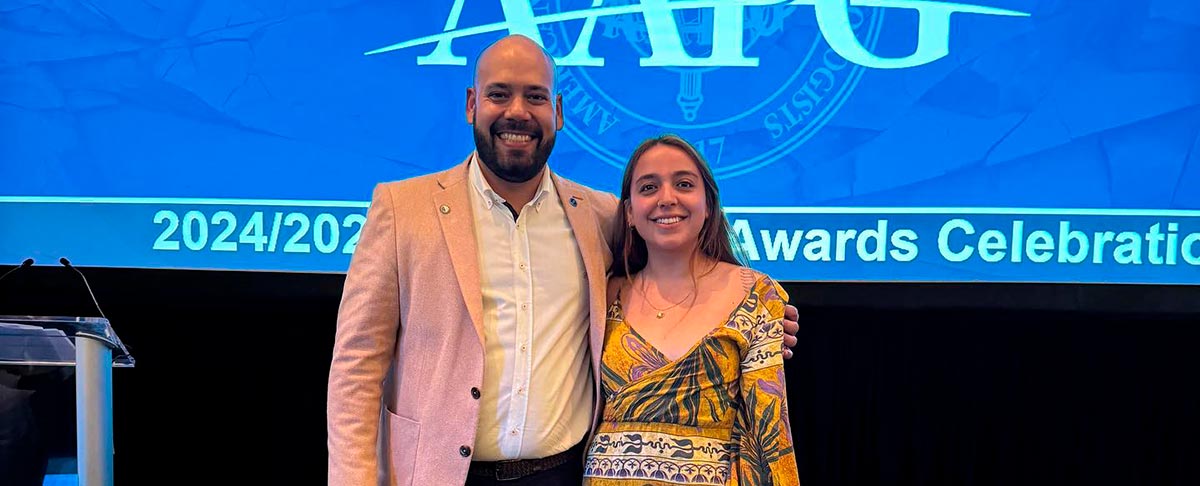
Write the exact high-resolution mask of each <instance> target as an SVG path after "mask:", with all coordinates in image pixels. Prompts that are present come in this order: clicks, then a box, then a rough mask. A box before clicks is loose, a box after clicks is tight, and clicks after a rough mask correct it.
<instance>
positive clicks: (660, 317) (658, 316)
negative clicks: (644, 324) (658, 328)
mask: <svg viewBox="0 0 1200 486" xmlns="http://www.w3.org/2000/svg"><path fill="white" fill-rule="evenodd" d="M662 316H663V313H662V312H659V313H658V315H656V316H654V317H657V318H659V319H662Z"/></svg>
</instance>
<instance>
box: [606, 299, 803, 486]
mask: <svg viewBox="0 0 1200 486" xmlns="http://www.w3.org/2000/svg"><path fill="white" fill-rule="evenodd" d="M786 302H787V294H786V293H785V292H784V290H783V289H782V288H781V287H780V286H779V285H778V284H777V283H775V282H774V281H772V280H771V279H770V278H769V277H767V276H765V275H757V279H756V281H755V282H754V285H753V286H752V288H751V290H750V292H749V293H748V294H747V295H746V297H745V299H743V300H742V302H741V304H740V305H739V306H738V307H737V308H736V309H734V311H733V312H732V313H731V314H730V315H729V316H727V317H725V318H724V319H725V321H724V325H721V326H715V324H716V322H714V326H715V328H714V329H713V331H712V332H710V333H709V334H707V335H706V336H705V337H704V338H703V339H701V340H700V342H698V343H696V345H695V346H693V347H692V349H691V350H689V351H688V352H687V353H686V354H684V355H683V356H681V357H680V358H679V359H676V360H674V361H670V360H668V359H667V358H666V357H665V356H663V354H662V353H661V352H659V351H658V350H657V349H655V348H654V346H653V345H651V344H650V343H649V342H647V341H646V340H645V339H643V338H642V337H641V336H640V335H638V333H637V331H636V330H634V329H633V327H631V326H630V325H629V323H627V322H626V321H625V318H624V317H623V316H622V315H621V302H620V297H618V298H617V300H616V302H614V303H613V304H612V306H610V307H609V309H608V316H607V320H608V326H607V329H606V330H605V336H604V351H603V353H602V355H601V386H602V389H603V393H604V399H605V404H604V412H603V417H602V419H601V422H600V425H599V428H598V429H597V431H596V434H595V436H594V437H593V438H592V442H591V444H590V445H589V446H588V453H587V461H586V463H585V465H584V484H585V485H590V486H609V485H613V486H617V485H620V486H635V485H636V486H643V485H652V486H659V485H693V484H707V485H743V486H744V485H768V484H770V485H777V486H790V485H798V484H800V480H799V474H798V473H797V470H796V459H795V454H794V452H793V450H792V434H791V428H790V426H789V423H788V410H787V393H786V390H785V388H784V379H783V356H782V341H783V334H784V332H783V308H784V305H785V303H786ZM712 319H713V320H714V321H716V319H718V318H712Z"/></svg>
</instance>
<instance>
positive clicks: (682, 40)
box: [366, 0, 1028, 178]
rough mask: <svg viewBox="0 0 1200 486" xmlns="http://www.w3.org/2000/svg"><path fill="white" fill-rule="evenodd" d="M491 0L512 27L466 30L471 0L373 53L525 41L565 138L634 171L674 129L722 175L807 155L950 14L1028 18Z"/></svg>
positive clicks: (903, 4) (448, 51)
mask: <svg viewBox="0 0 1200 486" xmlns="http://www.w3.org/2000/svg"><path fill="white" fill-rule="evenodd" d="M490 1H499V2H500V7H501V11H502V15H503V17H504V19H503V21H501V22H497V23H492V24H487V25H480V26H474V27H465V28H464V27H461V26H459V25H458V21H459V17H460V15H461V13H462V9H463V6H464V3H465V0H454V4H453V6H452V7H451V9H450V15H449V17H448V18H447V19H446V23H445V27H444V29H443V32H442V33H440V34H434V35H430V36H427V37H422V38H419V39H413V40H409V41H406V42H401V43H398V44H393V45H391V46H387V47H383V48H380V49H376V50H373V51H370V52H367V53H366V54H368V55H371V54H379V53H383V52H389V51H393V50H397V49H404V48H408V47H414V46H420V45H429V44H433V45H434V49H433V51H432V52H431V53H429V54H428V55H424V56H420V57H418V58H417V64H419V65H437V64H440V65H465V64H466V58H465V57H463V56H461V55H457V54H455V53H454V52H453V50H452V49H453V46H452V43H453V41H454V40H455V39H457V38H460V37H465V36H470V35H477V34H484V33H496V32H501V33H513V34H522V35H525V36H528V37H530V38H532V39H534V40H535V41H537V42H539V43H540V44H542V45H543V46H545V47H546V49H547V50H548V51H549V52H550V53H551V54H552V55H553V56H554V57H555V61H556V63H557V64H558V90H559V91H560V92H562V95H563V103H564V110H565V114H566V116H567V118H568V120H569V123H567V125H566V127H565V128H564V132H566V134H567V135H568V136H570V137H571V138H572V139H574V140H575V141H576V142H577V143H578V144H579V145H580V146H581V147H583V148H584V149H585V150H587V151H589V152H590V153H592V154H593V155H595V156H596V157H598V158H599V159H600V160H603V161H604V162H606V163H608V164H610V165H612V166H614V167H616V168H618V169H624V167H625V162H626V155H624V154H628V153H629V152H630V151H631V150H632V148H633V146H634V145H635V144H637V143H638V142H639V141H641V140H642V139H644V138H646V137H650V136H654V135H658V134H661V133H663V132H673V133H677V134H680V135H682V136H684V137H685V138H687V139H688V140H690V141H692V142H693V143H695V144H696V145H697V147H698V148H699V149H700V150H701V151H703V152H704V154H705V156H706V157H707V158H708V161H709V163H710V164H711V165H712V168H713V172H714V174H715V175H716V176H717V177H718V178H726V177H733V176H737V175H742V174H745V173H747V172H751V171H754V170H756V169H759V168H761V167H763V166H766V165H768V164H771V163H773V162H775V161H777V160H779V159H780V158H781V157H784V156H786V155H788V154H789V153H791V152H792V151H794V150H796V148H798V147H799V146H801V145H802V144H804V143H805V142H806V141H808V140H809V139H810V138H812V137H813V135H815V134H816V133H817V132H818V131H819V130H820V129H821V128H822V127H823V126H824V125H825V124H826V123H827V122H828V121H829V119H830V118H831V117H832V116H833V115H834V114H835V113H837V111H838V109H839V108H841V106H842V105H843V104H844V103H845V101H846V99H847V98H848V97H849V95H850V93H851V92H852V91H853V90H854V87H855V86H856V85H857V84H858V81H859V78H861V77H862V75H863V72H864V71H865V70H866V69H867V68H877V69H900V68H909V67H915V66H920V65H923V64H928V63H930V62H933V61H936V60H938V59H941V58H942V57H945V56H946V55H947V54H949V44H950V17H951V14H954V13H973V14H983V15H1001V16H1027V15H1028V14H1027V13H1023V12H1017V11H1012V10H1004V9H999V8H992V7H984V6H976V5H966V4H960V3H949V2H938V1H928V0H783V1H779V0H678V1H669V0H640V1H639V0H608V1H605V0H573V1H572V0H490ZM807 7H812V8H811V12H813V13H815V15H813V14H809V13H808V12H807V11H806V9H807ZM886 8H904V9H910V10H916V12H917V17H918V20H917V27H918V32H917V36H916V37H917V39H916V47H915V49H913V52H912V53H910V54H909V55H907V56H903V57H881V56H878V55H876V54H874V52H876V47H877V43H878V40H879V35H880V31H881V28H882V25H883V16H884V12H885V10H886ZM581 21H582V22H581ZM581 23H582V27H580V24H581ZM600 67H604V69H598V68H600Z"/></svg>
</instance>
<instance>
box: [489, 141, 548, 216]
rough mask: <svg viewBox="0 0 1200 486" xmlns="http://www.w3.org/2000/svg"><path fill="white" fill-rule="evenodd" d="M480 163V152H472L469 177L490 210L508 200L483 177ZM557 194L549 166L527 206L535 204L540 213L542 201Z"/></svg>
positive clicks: (534, 206) (534, 207)
mask: <svg viewBox="0 0 1200 486" xmlns="http://www.w3.org/2000/svg"><path fill="white" fill-rule="evenodd" d="M479 164H480V161H479V154H478V153H472V154H471V162H470V163H469V164H468V165H469V167H468V168H467V170H468V172H469V175H468V177H470V179H471V187H474V188H475V191H476V192H478V193H479V195H480V196H483V198H482V199H483V204H484V205H486V206H487V208H488V209H489V210H490V209H492V207H494V206H495V205H497V204H504V203H506V202H508V201H505V200H504V198H503V197H500V195H499V194H496V191H493V190H492V186H491V185H490V184H488V181H487V179H485V178H484V177H483V169H480V168H479ZM557 195H558V193H557V191H555V190H554V183H553V181H551V179H550V167H549V166H547V167H546V170H543V171H542V182H541V184H539V185H538V191H537V193H536V194H534V195H533V199H532V200H530V201H529V204H527V206H533V210H534V211H537V212H539V213H540V212H542V202H543V201H545V200H546V198H548V197H557ZM514 214H515V213H514Z"/></svg>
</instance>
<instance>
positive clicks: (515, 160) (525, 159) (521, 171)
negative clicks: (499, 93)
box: [472, 121, 555, 183]
mask: <svg viewBox="0 0 1200 486" xmlns="http://www.w3.org/2000/svg"><path fill="white" fill-rule="evenodd" d="M474 127H475V128H474V130H472V131H473V132H475V151H476V152H477V153H478V154H479V160H480V161H482V162H483V165H485V166H487V168H488V170H490V171H491V172H492V173H493V174H495V175H496V176H497V177H499V178H501V179H504V180H505V181H508V182H512V183H521V182H526V181H528V180H530V179H533V178H534V177H535V176H537V175H538V174H540V173H541V172H542V167H545V166H546V161H547V160H548V159H549V158H550V152H551V151H553V150H554V139H555V137H554V135H553V134H551V135H550V136H549V137H548V138H542V136H541V135H540V133H541V130H540V129H538V128H539V127H537V125H536V123H525V124H514V123H511V122H504V121H496V123H493V124H492V126H491V127H488V128H487V129H483V130H481V129H480V128H481V127H480V126H479V125H474ZM518 127H520V128H519V129H518ZM531 127H532V128H533V129H530V128H531ZM506 129H507V130H514V131H519V132H528V133H535V132H536V133H538V134H539V135H538V136H536V137H535V138H534V140H535V141H536V142H537V143H536V144H535V145H534V146H533V150H532V153H524V154H520V155H515V154H514V155H507V156H505V157H503V158H501V156H500V154H499V153H498V150H496V146H495V144H494V143H495V138H496V137H494V136H493V135H494V134H496V133H499V132H501V131H504V130H506Z"/></svg>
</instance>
